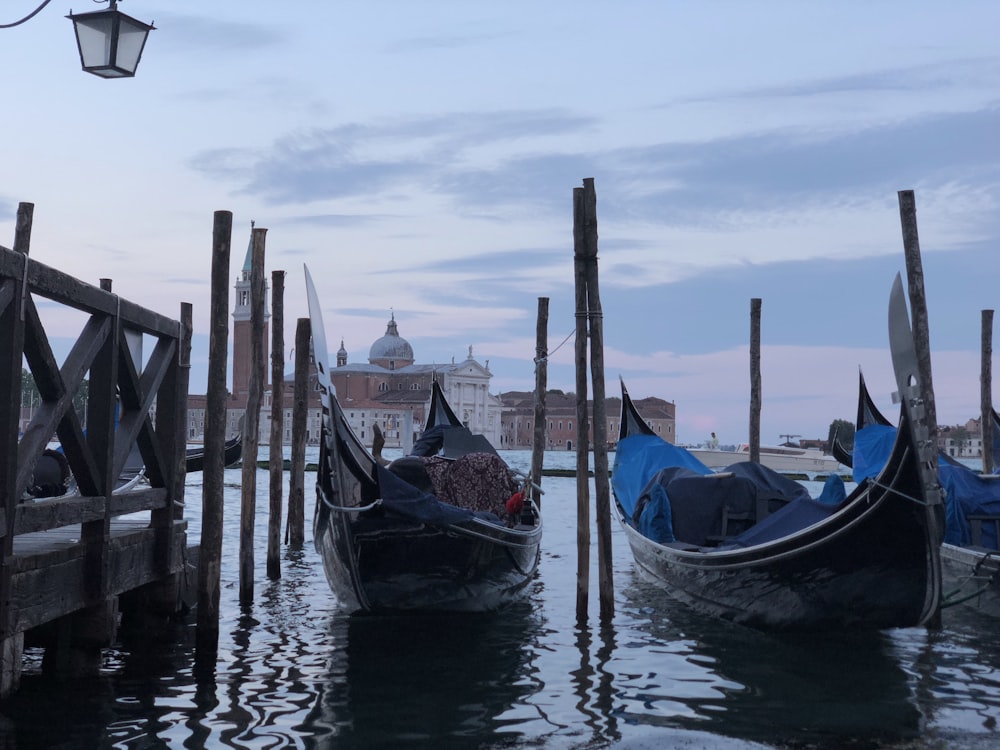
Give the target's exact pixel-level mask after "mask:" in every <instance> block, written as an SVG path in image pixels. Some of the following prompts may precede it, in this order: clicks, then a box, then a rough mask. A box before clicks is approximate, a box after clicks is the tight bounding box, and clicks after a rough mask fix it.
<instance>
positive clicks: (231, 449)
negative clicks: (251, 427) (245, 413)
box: [184, 434, 243, 474]
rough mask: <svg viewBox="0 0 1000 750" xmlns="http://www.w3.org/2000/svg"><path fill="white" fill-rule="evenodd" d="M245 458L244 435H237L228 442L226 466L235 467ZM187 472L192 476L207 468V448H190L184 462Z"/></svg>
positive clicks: (225, 454)
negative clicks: (193, 473)
mask: <svg viewBox="0 0 1000 750" xmlns="http://www.w3.org/2000/svg"><path fill="white" fill-rule="evenodd" d="M242 457H243V435H242V434H240V435H236V436H235V437H231V438H229V440H227V441H226V447H225V449H224V450H223V461H224V464H223V465H224V466H226V467H229V466H234V465H236V464H238V463H239V462H240V459H241V458H242ZM184 468H185V471H186V472H187V473H188V474H190V473H192V472H195V471H202V470H204V468H205V446H198V447H197V448H188V449H187V453H186V455H185V461H184Z"/></svg>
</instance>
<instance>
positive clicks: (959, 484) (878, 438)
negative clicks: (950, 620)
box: [851, 377, 1000, 617]
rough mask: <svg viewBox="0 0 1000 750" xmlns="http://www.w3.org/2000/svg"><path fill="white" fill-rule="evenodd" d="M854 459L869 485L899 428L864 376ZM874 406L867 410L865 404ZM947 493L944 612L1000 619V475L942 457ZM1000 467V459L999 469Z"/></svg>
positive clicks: (996, 431)
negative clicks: (960, 609) (966, 610)
mask: <svg viewBox="0 0 1000 750" xmlns="http://www.w3.org/2000/svg"><path fill="white" fill-rule="evenodd" d="M858 404H859V406H858V421H857V425H856V432H855V441H854V448H853V451H852V456H851V457H852V460H853V466H854V478H855V480H857V481H864V479H865V478H866V477H868V476H871V475H873V474H875V473H876V472H877V471H878V469H879V467H881V465H882V464H883V463H884V462H885V461H886V456H887V455H888V453H889V447H888V446H889V444H890V442H891V440H892V439H893V437H894V433H895V428H894V427H892V426H891V425H890V423H889V420H888V419H886V418H885V417H884V416H883V415H882V414H881V413H880V412H879V411H878V409H877V408H876V407H875V405H874V403H873V402H872V399H871V396H870V394H869V393H868V388H867V386H866V385H865V380H864V378H863V377H862V378H861V380H860V385H859V390H858ZM866 404H867V405H868V406H864V405H866ZM990 417H991V419H990V426H991V428H992V429H993V446H994V452H996V450H997V449H1000V416H998V415H997V412H996V410H994V409H990ZM937 462H938V476H939V479H940V483H941V486H942V488H943V489H944V493H945V519H946V520H945V533H944V543H943V544H942V545H941V567H942V575H943V580H944V594H943V600H942V607H951V606H954V605H957V604H967V605H969V606H971V607H973V608H975V609H977V610H979V611H981V612H984V613H986V614H989V615H992V616H994V617H1000V475H997V474H995V473H994V474H991V475H985V474H982V473H980V472H977V471H975V470H974V469H973V468H972V467H970V466H966V465H965V464H963V463H962V462H960V461H958V460H956V459H955V458H953V457H951V456H949V455H947V454H946V453H944V452H943V451H939V452H938V454H937ZM998 463H1000V456H995V457H994V460H993V465H994V466H997V465H998Z"/></svg>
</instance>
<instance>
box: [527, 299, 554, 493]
mask: <svg viewBox="0 0 1000 750" xmlns="http://www.w3.org/2000/svg"><path fill="white" fill-rule="evenodd" d="M548 330H549V298H548V297H539V298H538V318H537V322H536V324H535V402H534V403H535V409H534V419H535V424H534V429H533V431H532V439H531V471H530V473H529V475H528V478H529V479H530V481H531V487H530V490H529V491H530V494H531V499H532V501H533V502H534V503H535V507H536V508H541V507H542V489H541V488H542V468H543V464H544V459H545V389H546V388H547V387H548V363H549V343H548V339H549V334H548Z"/></svg>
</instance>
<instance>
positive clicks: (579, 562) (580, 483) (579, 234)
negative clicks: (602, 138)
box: [573, 188, 590, 622]
mask: <svg viewBox="0 0 1000 750" xmlns="http://www.w3.org/2000/svg"><path fill="white" fill-rule="evenodd" d="M585 200H586V198H585V196H584V193H583V188H573V276H574V280H575V289H576V347H575V350H574V351H575V358H576V619H577V622H583V621H585V620H586V619H587V604H588V601H589V596H590V479H589V477H588V474H589V468H590V467H589V465H588V461H587V458H588V452H589V449H590V437H589V435H588V434H587V420H588V415H587V269H586V261H585V260H584V258H585V249H584V243H585V242H586V240H585V238H584V222H585V221H586V219H585V211H586V209H585V206H584V202H585Z"/></svg>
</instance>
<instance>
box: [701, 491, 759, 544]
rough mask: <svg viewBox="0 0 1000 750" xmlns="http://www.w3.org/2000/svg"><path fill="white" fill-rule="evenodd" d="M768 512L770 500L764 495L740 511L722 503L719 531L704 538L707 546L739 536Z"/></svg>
mask: <svg viewBox="0 0 1000 750" xmlns="http://www.w3.org/2000/svg"><path fill="white" fill-rule="evenodd" d="M770 514H771V509H770V502H769V499H768V498H766V497H757V498H756V499H755V500H754V505H753V508H751V509H750V510H745V511H742V512H737V511H734V510H733V509H732V508H731V507H730V506H729V505H723V506H722V520H721V528H720V529H719V533H718V534H709V535H708V536H707V537H706V540H707V541H708V542H709V546H711V545H715V544H720V543H722V542H725V541H726V540H729V539H732V538H733V537H736V536H739V535H740V534H742V533H743V532H744V531H746V530H747V529H749V528H750V527H751V526H753V525H754V524H756V523H757V522H758V521H763V520H764V519H765V518H767V517H768V516H769V515H770Z"/></svg>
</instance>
